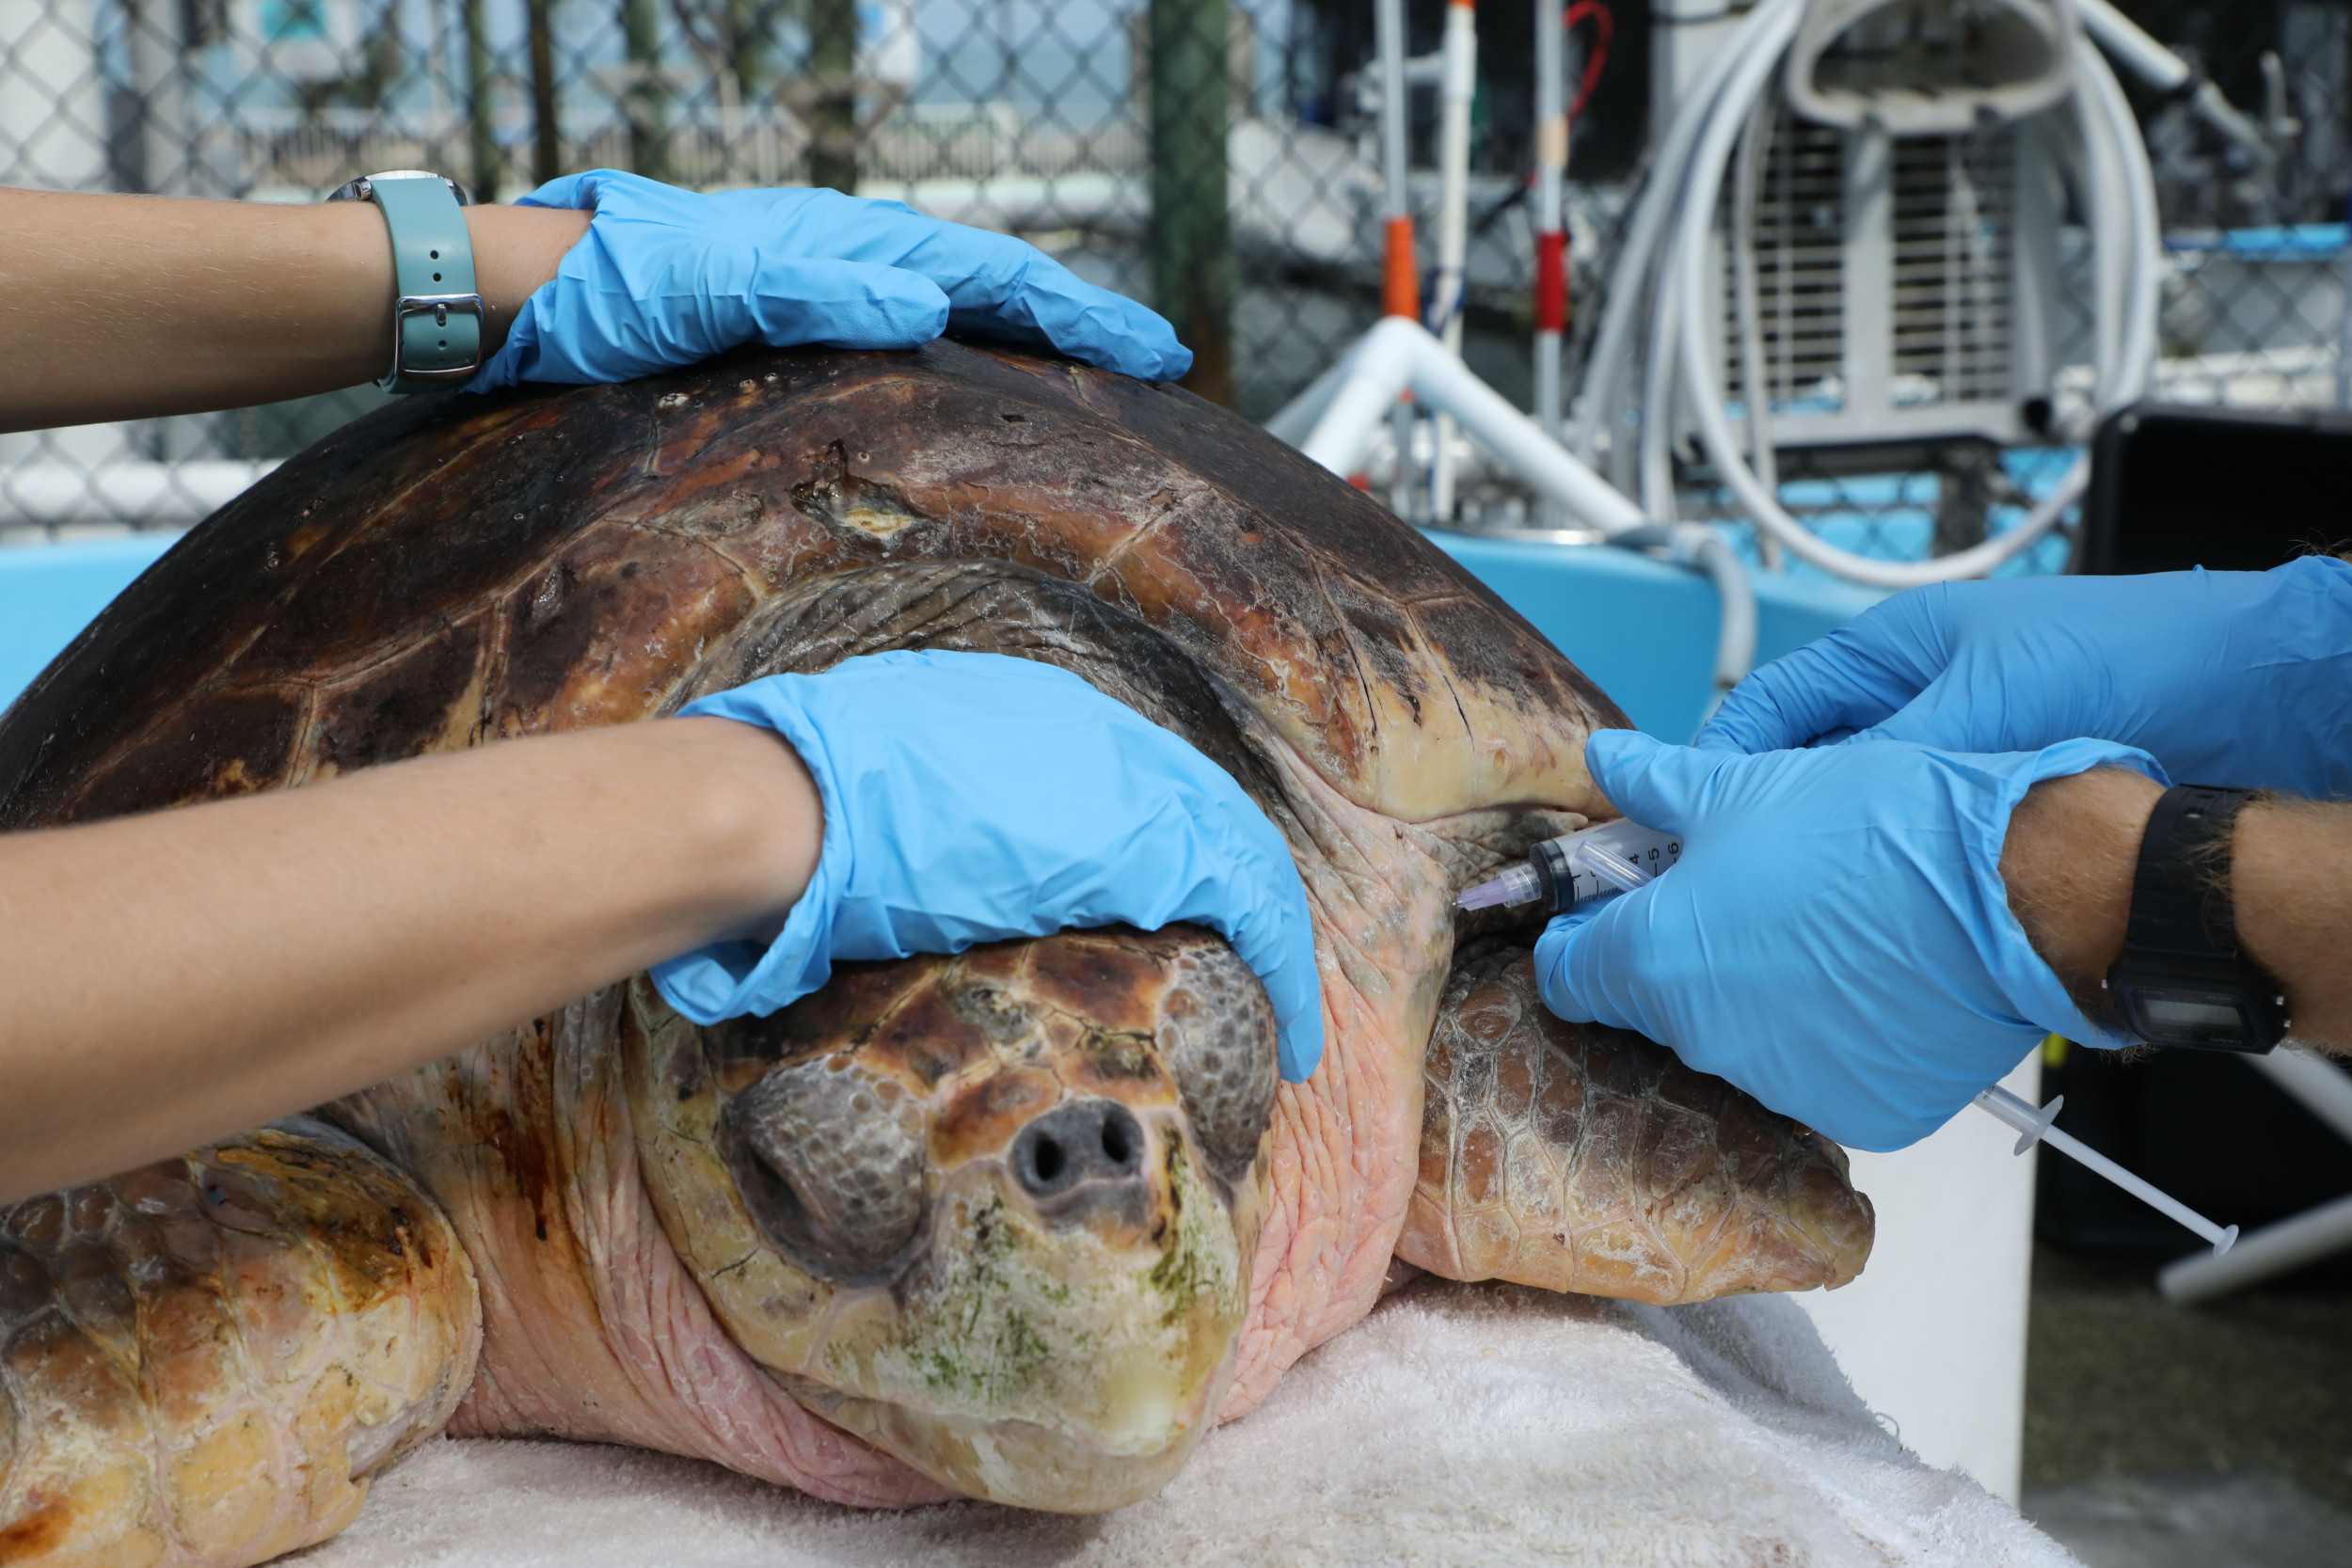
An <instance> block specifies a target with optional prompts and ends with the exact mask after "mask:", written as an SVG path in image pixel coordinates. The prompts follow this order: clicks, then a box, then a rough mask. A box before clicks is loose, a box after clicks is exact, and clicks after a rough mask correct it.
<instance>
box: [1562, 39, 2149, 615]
mask: <svg viewBox="0 0 2352 1568" xmlns="http://www.w3.org/2000/svg"><path fill="white" fill-rule="evenodd" d="M2092 3H2094V4H2095V0H2092ZM2076 4H2077V0H2058V5H2059V6H2060V8H2061V15H2062V16H2063V17H2064V18H2065V20H2066V21H2067V23H2068V24H2069V25H2068V26H2067V29H2066V31H2067V36H2068V37H2069V39H2070V40H2073V56H2074V57H2073V65H2074V71H2075V87H2074V103H2075V112H2076V115H2077V117H2078V119H2079V121H2080V124H2081V128H2082V138H2083V142H2084V149H2085V154H2086V162H2087V163H2088V164H2090V166H2093V167H2094V168H2095V167H2097V166H2100V165H2102V164H2105V165H2106V166H2107V167H2109V168H2112V169H2114V170H2115V171H2116V173H2117V175H2118V176H2119V178H2116V179H2114V180H2113V181H2112V182H2109V181H2107V180H2103V179H2097V178H2093V179H2092V180H2090V181H2089V182H2088V184H2089V185H2090V189H2089V190H2088V191H2087V192H2086V196H2087V198H2088V202H2087V205H2088V206H2089V207H2090V212H2091V221H2092V238H2093V245H2094V251H2095V253H2096V255H2097V256H2098V258H2099V259H2100V262H2101V264H2102V266H2103V267H2108V268H2113V267H2115V266H2116V263H2117V261H2119V260H2120V261H2121V266H2120V268H2119V269H2117V270H2119V271H2120V273H2121V277H2120V283H2121V287H2120V288H2115V289H2108V290H2102V291H2101V293H2103V294H2105V295H2106V296H2107V297H2106V298H2105V299H2103V300H2102V302H2101V303H2102V309H2101V311H2100V314H2101V315H2102V316H2104V317H2106V321H2104V322H2103V323H2102V324H2101V325H2102V326H2103V328H2104V329H2105V330H2104V332H2103V337H2104V339H2105V341H2106V343H2107V344H2109V345H2112V346H2111V348H2110V349H2109V351H2108V352H2106V353H2103V354H2102V355H2101V356H2100V358H2101V361H2102V363H2101V365H2100V370H2101V372H2102V373H2101V376H2100V383H2099V388H2098V394H2097V398H2096V403H2097V405H2098V407H2099V409H2100V410H2101V411H2102V412H2105V411H2106V410H2109V409H2112V408H2114V407H2117V406H2120V405H2122V404H2126V403H2129V402H2132V401H2133V400H2135V399H2136V398H2137V397H2138V396H2139V395H2140V394H2141V393H2142V391H2143V390H2144V389H2145V388H2146V387H2147V385H2148V380H2149V376H2150V375H2151V373H2152V372H2153V370H2154V366H2155V356H2156V291H2157V286H2158V279H2157V276H2156V266H2157V257H2158V254H2159V251H2158V247H2159V245H2160V244H2161V237H2160V235H2159V232H2158V230H2157V218H2156V210H2155V195H2154V182H2153V175H2152V173H2151V171H2150V169H2149V166H2148V152H2147V148H2146V145H2145V144H2144V143H2143V142H2142V141H2141V139H2140V136H2139V128H2138V125H2137V121H2136V120H2135V119H2133V118H2132V114H2131V108H2130V105H2129V103H2126V102H2125V100H2124V98H2123V94H2122V87H2119V86H2118V85H2117V83H2116V80H2115V73H2114V72H2113V71H2111V70H2109V69H2108V67H2107V63H2106V60H2105V59H2104V58H2102V57H2101V55H2099V53H2098V51H2097V50H2095V49H2092V48H2090V47H2089V45H2088V44H2087V42H2086V41H2085V40H2084V36H2083V31H2082V27H2081V24H2080V21H2079V19H2078V17H2077V15H2076V13H2075V6H2076ZM1805 5H1806V0H1767V3H1766V4H1765V5H1763V6H1760V7H1758V8H1756V10H1755V11H1753V12H1751V13H1750V16H1749V19H1748V22H1747V24H1745V25H1744V26H1742V27H1741V29H1740V33H1739V35H1738V36H1737V37H1736V38H1734V39H1733V40H1728V41H1727V42H1726V43H1725V44H1724V46H1723V48H1722V49H1721V50H1720V51H1719V52H1718V53H1717V55H1715V56H1714V58H1713V59H1711V60H1710V61H1709V62H1708V70H1707V71H1704V72H1703V73H1702V75H1701V78H1700V80H1699V81H1698V82H1696V83H1694V84H1693V86H1692V91H1691V93H1690V95H1689V97H1688V98H1687V99H1686V100H1685V101H1684V105H1683V107H1682V109H1681V111H1680V112H1679V113H1677V116H1676V117H1675V120H1674V123H1673V125H1672V126H1671V127H1670V128H1669V130H1668V133H1667V136H1666V140H1665V144H1664V146H1663V147H1662V148H1661V153H1660V158H1659V161H1658V163H1657V165H1656V166H1654V167H1653V168H1652V170H1651V174H1650V179H1649V181H1648V182H1647V183H1646V184H1645V188H1644V190H1643V193H1642V196H1641V198H1640V200H1639V201H1638V202H1637V204H1636V206H1635V209H1634V214H1633V219H1632V222H1631V223H1630V224H1629V227H1628V230H1627V234H1626V240H1625V243H1624V246H1623V248H1622V249H1621V251H1620V253H1619V256H1618V259H1617V262H1616V264H1615V266H1614V268H1613V277H1612V283H1611V288H1610V293H1609V301H1608V305H1607V308H1606V310H1605V312H1604V314H1603V316H1602V320H1601V328H1600V332H1599V334H1598V336H1597V339H1596V340H1595V342H1594V347H1593V354H1592V356H1591V357H1590V358H1589V360H1588V361H1587V366H1586V371H1585V392H1586V398H1585V404H1584V407H1583V409H1582V410H1581V414H1580V417H1579V420H1578V426H1577V438H1578V445H1579V449H1580V451H1581V452H1582V453H1583V454H1585V456H1586V457H1587V459H1588V460H1590V459H1591V458H1592V456H1593V455H1594V453H1595V452H1596V451H1597V446H1598V436H1599V433H1600V432H1601V431H1602V430H1604V429H1606V430H1607V431H1608V432H1609V433H1610V436H1611V440H1610V454H1609V467H1610V471H1611V473H1612V476H1613V478H1615V479H1617V481H1618V482H1619V483H1621V484H1622V483H1624V482H1625V480H1627V479H1628V478H1633V479H1635V481H1636V484H1637V488H1638V490H1639V493H1640V495H1641V498H1642V501H1643V504H1644V510H1645V512H1646V513H1647V514H1648V515H1650V516H1652V517H1655V518H1661V519H1670V518H1671V517H1672V516H1673V511H1672V507H1673V493H1674V483H1673V472H1672V451H1671V448H1670V444H1669V443H1670V440H1671V436H1672V434H1673V427H1674V418H1675V412H1676V407H1677V395H1676V394H1677V390H1679V392H1680V394H1681V397H1680V402H1681V403H1682V404H1683V406H1686V407H1687V408H1688V409H1689V410H1690V412H1691V415H1692V419H1693V420H1695V422H1696V424H1697V427H1698V436H1699V441H1700V444H1701V446H1702V447H1703V448H1704V449H1705V451H1706V452H1707V456H1708V461H1709V462H1711V463H1712V464H1713V465H1714V466H1715V467H1716V469H1717V471H1718V472H1719V473H1720V474H1721V475H1722V477H1723V480H1724V483H1725V484H1726V485H1728V486H1729V488H1730V489H1731V491H1732V493H1733V495H1734V496H1735V497H1736V498H1737V499H1738V500H1739V503H1740V507H1741V508H1742V509H1743V510H1744V511H1745V512H1746V513H1747V514H1748V515H1750V516H1751V517H1752V518H1754V520H1755V522H1756V528H1757V530H1758V531H1759V536H1760V539H1761V538H1770V539H1773V540H1777V541H1778V542H1779V543H1780V544H1781V545H1783V546H1786V547H1787V548H1788V551H1789V552H1790V553H1791V554H1793V555H1795V556H1796V557H1797V558H1798V559H1800V560H1802V561H1804V562H1808V563H1809V564H1811V565H1814V566H1816V567H1819V568H1820V569H1821V570H1822V571H1825V572H1830V573H1833V574H1835V575H1836V576H1839V577H1843V578H1850V579H1851V580H1853V581H1856V582H1862V583H1867V584H1868V585H1870V586H1872V587H1881V588H1907V587H1914V586H1916V585H1918V584H1921V583H1929V582H1945V581H1950V580H1952V579H1954V578H1968V577H1978V576H1981V575H1983V574H1984V573H1986V572H1989V571H1991V570H1993V569H1994V567H1996V566H1998V565H2000V564H2001V563H2002V562H2005V561H2008V560H2009V559H2010V558H2011V557H2012V556H2014V555H2016V554H2017V553H2018V552H2019V551H2021V550H2024V549H2025V548H2026V547H2027V546H2030V545H2032V544H2033V543H2034V542H2035V541H2036V540H2038V539H2040V538H2041V537H2042V535H2043V534H2044V533H2046V532H2047V531H2049V530H2050V529H2051V528H2052V527H2053V526H2054V525H2055V524H2056V523H2057V522H2058V518H2059V517H2060V516H2061V515H2063V514H2064V513H2065V511H2066V509H2067V508H2068V507H2069V506H2071V505H2073V504H2074V502H2075V501H2076V500H2077V499H2079V498H2080V496H2081V493H2082V490H2083V488H2084V486H2085V484H2086V483H2088V479H2089V459H2088V457H2085V458H2083V459H2081V460H2079V461H2077V463H2076V464H2075V466H2074V468H2073V469H2072V470H2071V471H2070V472H2069V473H2068V474H2067V476H2066V477H2065V479H2063V480H2062V481H2061V482H2060V483H2058V487H2057V488H2056V489H2055V490H2053V491H2052V492H2051V493H2050V494H2049V495H2047V496H2045V497H2043V498H2042V500H2041V501H2040V502H2039V503H2037V504H2036V505H2035V506H2034V508H2033V509H2032V511H2030V512H2029V513H2028V514H2027V515H2026V517H2025V519H2024V520H2023V521H2021V522H2020V523H2019V524H2018V525H2017V526H2016V527H2014V528H2011V529H2010V530H2009V531H2007V532H2005V533H2002V534H2000V535H1998V536H1997V537H1995V538H1993V539H1989V540H1987V541H1985V542H1984V543H1983V544H1981V545H1978V546H1975V547H1973V548H1971V549H1967V550H1963V551H1960V552H1958V553H1956V554H1953V555H1948V556H1942V557H1938V558H1935V559H1933V560H1929V561H1918V562H1896V561H1882V560H1878V559H1875V558H1872V557H1868V556H1863V555H1857V554H1855V553H1853V552H1852V551H1851V550H1845V549H1841V548H1839V547H1837V546H1834V545H1831V544H1829V543H1827V542H1826V541H1824V540H1822V539H1821V538H1820V537H1819V536H1818V535H1816V534H1815V533H1813V532H1812V531H1810V530H1808V529H1806V528H1804V526H1803V525H1802V524H1800V523H1798V522H1797V521H1796V520H1795V519H1794V518H1792V517H1790V516H1789V515H1788V512H1787V511H1786V510H1784V509H1783V508H1782V506H1781V504H1780V499H1779V497H1778V495H1777V494H1776V493H1775V491H1776V489H1777V486H1776V485H1775V484H1772V483H1768V482H1767V481H1766V480H1764V479H1761V478H1759V477H1758V475H1757V473H1756V467H1755V465H1753V464H1752V463H1751V462H1750V460H1749V458H1748V455H1747V454H1746V453H1745V452H1744V451H1742V450H1741V447H1740V441H1739V440H1738V439H1737V438H1736V437H1735V436H1734V435H1733V433H1732V430H1731V426H1730V422H1729V420H1727V419H1726V418H1725V417H1724V409H1723V389H1722V388H1721V387H1720V386H1719V385H1718V383H1717V376H1716V372H1715V367H1714V365H1713V363H1712V360H1711V356H1710V354H1709V351H1708V343H1709V341H1710V339H1711V338H1712V336H1713V335H1712V333H1711V332H1710V331H1708V311H1709V310H1710V309H1712V308H1713V306H1714V293H1713V290H1712V289H1711V288H1710V283H1711V281H1712V279H1711V277H1710V274H1711V270H1712V269H1711V268H1710V267H1709V265H1708V263H1709V261H1710V260H1711V257H1710V251H1709V245H1708V238H1709V234H1710V231H1711V230H1712V227H1713V224H1714V216H1715V211H1716V202H1717V198H1718V196H1719V195H1720V193H1721V191H1722V189H1723V181H1724V173H1725V169H1726V166H1727V164H1728V162H1729V159H1730V157H1731V154H1732V150H1733V149H1734V147H1735V146H1736V145H1737V144H1738V142H1739V140H1740V133H1741V131H1742V129H1743V128H1744V127H1745V126H1746V125H1747V123H1748V122H1749V119H1750V117H1751V115H1753V114H1755V113H1756V108H1757V104H1758V102H1759V100H1760V99H1761V98H1762V96H1763V95H1764V94H1766V93H1768V92H1769V91H1770V90H1771V84H1772V75H1773V72H1774V71H1777V70H1778V69H1779V68H1780V63H1781V59H1782V56H1783V55H1785V53H1786V52H1787V49H1788V44H1789V42H1790V40H1792V39H1793V38H1794V37H1795V35H1796V31H1797V28H1798V25H1799V24H1801V23H1802V21H1803V19H1804V10H1805ZM1748 242H1749V236H1747V235H1744V234H1743V235H1739V236H1735V237H1734V243H1735V244H1741V245H1744V244H1746V243H1748ZM1645 281H1646V282H1649V284H1650V287H1649V288H1648V289H1646V290H1645V288H1644V287H1643V285H1644V283H1645ZM1645 295H1646V299H1645ZM1645 303H1646V305H1647V307H1648V309H1647V310H1646V311H1645V310H1644V309H1643V306H1644V304H1645ZM1645 314H1646V316H1647V317H1648V322H1649V341H1648V343H1647V344H1646V353H1645V363H1644V367H1643V377H1642V382H1643V386H1642V394H1641V416H1642V417H1641V434H1640V436H1639V439H1638V443H1637V444H1636V447H1637V451H1638V463H1636V462H1630V461H1629V457H1630V456H1631V455H1632V454H1631V453H1629V452H1628V451H1627V448H1628V445H1629V443H1627V442H1626V440H1625V439H1624V437H1625V435H1626V431H1625V428H1624V419H1623V416H1624V412H1625V388H1624V381H1625V372H1626V368H1627V361H1628V359H1629V357H1630V356H1629V349H1630V347H1631V343H1630V339H1631V335H1632V332H1633V327H1634V324H1635V322H1636V321H1637V320H1639V319H1641V317H1642V316H1644V315H1645ZM1677 369H1678V370H1679V372H1680V374H1679V376H1677V375H1676V373H1675V372H1676V371H1677ZM1750 395H1751V396H1753V395H1754V394H1753V391H1751V392H1750ZM1628 468H1634V469H1636V473H1635V474H1630V475H1629V474H1628V473H1627V471H1626V470H1627V469H1628Z"/></svg>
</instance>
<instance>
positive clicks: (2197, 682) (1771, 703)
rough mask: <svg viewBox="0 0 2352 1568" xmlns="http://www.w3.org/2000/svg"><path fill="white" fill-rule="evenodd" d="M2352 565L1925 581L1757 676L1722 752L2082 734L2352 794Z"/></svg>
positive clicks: (2197, 779) (2205, 775) (2247, 778)
mask: <svg viewBox="0 0 2352 1568" xmlns="http://www.w3.org/2000/svg"><path fill="white" fill-rule="evenodd" d="M2347 693H2352V564H2347V563H2346V562H2342V561H2337V560H2334V559H2331V558H2328V557H2312V558H2310V559H2307V560H2302V561H2296V562H2289V563H2288V564H2286V565H2284V566H2280V567H2276V568H2274V569H2272V570H2270V571H2267V572H2206V571H2195V572H2164V573H2157V574H2153V575H2151V576H2147V577H2129V578H2009V579H2006V580H2004V581H2000V582H1954V583H1945V584H1939V585H1938V586H1936V587H1932V588H1920V589H1915V590H1913V591H1912V592H1911V593H1908V594H1899V595H1897V596H1896V597H1894V598H1891V599H1888V600H1886V601H1885V602H1884V603H1883V604H1880V605H1877V606H1874V607H1873V608H1871V609H1870V610H1866V611H1865V612H1863V613H1862V614H1861V615H1859V616H1857V617H1855V618H1854V620H1853V621H1852V623H1851V625H1848V626H1843V627H1841V628H1839V629H1838V630H1836V631H1834V632H1832V633H1830V634H1829V635H1828V636H1827V637H1824V638H1822V639H1821V640H1820V641H1818V642H1815V643H1813V644H1811V645H1810V646H1808V647H1804V648H1800V649H1798V650H1797V651H1796V652H1795V653H1793V654H1790V655H1789V656H1788V657H1786V658H1783V659H1779V660H1777V661H1775V662H1773V663H1772V664H1768V665H1766V666H1765V667H1764V668H1763V669H1761V670H1758V671H1757V672H1756V673H1755V674H1753V675H1750V676H1749V677H1748V678H1747V679H1746V680H1744V681H1742V682H1740V686H1739V688H1738V689H1736V690H1734V691H1733V692H1732V693H1731V695H1730V696H1729V697H1727V698H1725V699H1724V705H1723V706H1722V708H1721V709H1719V710H1718V711H1717V712H1716V714H1715V717H1714V718H1713V719H1712V720H1710V721H1708V725H1707V728H1706V729H1705V730H1704V731H1702V732H1701V733H1700V735H1699V738H1698V744H1699V746H1700V747H1701V748H1702V749H1705V750H1719V749H1720V750H1728V751H1737V752H1772V751H1779V750H1782V749H1784V748H1787V747H1790V746H1803V745H1806V744H1808V743H1810V742H1812V741H1815V740H1817V739H1836V738H1839V737H1840V736H1843V735H1844V734H1845V733H1847V732H1850V731H1861V732H1862V733H1861V734H1860V735H1858V736H1855V737H1854V738H1856V739H1887V740H1915V741H1918V742H1920V743H1922V744H1924V745H1929V746H1936V747H1941V748H1943V749H1944V750H1946V751H1953V752H2025V751H2032V750H2034V749H2035V748H2037V747H2042V746H2048V745H2051V744H2053V743H2054V742H2057V741H2060V740H2065V739H2068V738H2070V737H2071V736H2095V737H2097V738H2099V739H2102V740H2116V741H2121V742H2122V743H2123V744H2125V745H2128V746H2137V747H2139V748H2140V749H2141V750H2143V751H2146V752H2150V753H2152V754H2153V756H2154V757H2155V758H2156V760H2157V761H2158V762H2160V763H2162V764H2163V765H2164V767H2165V768H2166V769H2167V770H2168V771H2169V772H2170V773H2171V775H2172V776H2173V777H2174V778H2176V779H2185V780H2190V781H2193V782H2194V783H2197V784H2228V785H2233V786H2236V787H2239V788H2264V789H2284V790H2291V791H2294V792H2296V793H2297V794H2302V795H2309V796H2312V797H2315V798H2318V799H2322V800H2325V799H2328V798H2330V797H2335V796H2344V795H2352V696H2347Z"/></svg>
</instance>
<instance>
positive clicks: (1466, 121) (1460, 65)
mask: <svg viewBox="0 0 2352 1568" xmlns="http://www.w3.org/2000/svg"><path fill="white" fill-rule="evenodd" d="M1444 60H1445V75H1444V78H1443V82H1442V85H1441V86H1440V87H1439V89H1438V192H1439V194H1438V276H1437V277H1436V278H1435V280H1434V283H1433V286H1432V287H1431V289H1430V291H1429V315H1430V318H1431V319H1430V320H1429V322H1428V324H1427V325H1428V327H1429V329H1430V330H1431V331H1432V332H1435V333H1437V334H1438V336H1439V337H1440V338H1441V339H1443V341H1444V342H1445V346H1446V350H1447V352H1448V353H1451V354H1454V355H1456V356H1458V355H1459V354H1460V353H1461V352H1462V291H1463V286H1464V283H1465V280H1466V278H1467V277H1468V273H1469V261H1470V102H1471V100H1472V99H1474V98H1475V97H1476V96H1477V95H1478V12H1477V10H1476V8H1475V7H1474V6H1473V5H1472V0H1446V8H1445V54H1444ZM1430 434H1431V438H1432V446H1431V451H1430V454H1429V520H1430V521H1431V522H1432V523H1435V524H1437V525H1438V526H1439V527H1443V526H1444V525H1445V524H1447V523H1450V522H1452V521H1453V520H1454V416H1453V415H1451V414H1444V413H1440V414H1439V415H1438V416H1437V418H1436V420H1434V421H1433V423H1432V428H1431V433H1430Z"/></svg>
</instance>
